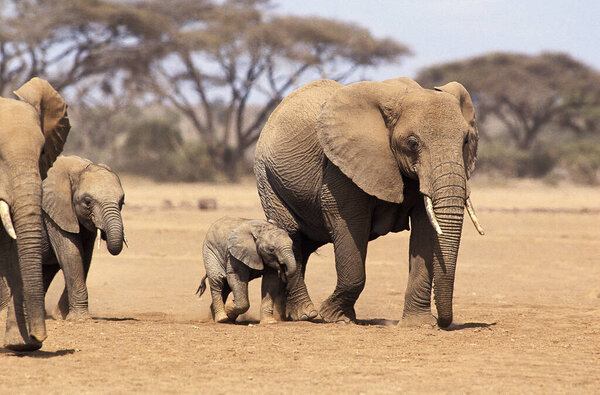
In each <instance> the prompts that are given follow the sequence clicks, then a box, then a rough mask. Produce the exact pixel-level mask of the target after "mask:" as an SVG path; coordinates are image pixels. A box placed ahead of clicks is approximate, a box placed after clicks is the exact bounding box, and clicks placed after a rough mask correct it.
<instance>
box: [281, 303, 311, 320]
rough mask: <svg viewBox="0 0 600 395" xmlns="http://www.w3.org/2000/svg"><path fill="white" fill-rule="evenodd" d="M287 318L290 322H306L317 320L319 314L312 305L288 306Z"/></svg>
mask: <svg viewBox="0 0 600 395" xmlns="http://www.w3.org/2000/svg"><path fill="white" fill-rule="evenodd" d="M286 309H287V317H288V319H290V320H291V321H308V320H312V319H315V318H317V316H318V315H319V312H318V311H317V309H316V308H315V306H314V305H313V304H312V303H306V304H304V305H291V306H290V305H289V304H288V306H287V307H286Z"/></svg>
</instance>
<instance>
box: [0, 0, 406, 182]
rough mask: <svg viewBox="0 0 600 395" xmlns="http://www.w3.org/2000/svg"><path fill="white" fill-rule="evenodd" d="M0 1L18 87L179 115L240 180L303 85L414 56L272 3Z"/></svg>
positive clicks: (2, 31) (85, 102) (354, 29)
mask: <svg viewBox="0 0 600 395" xmlns="http://www.w3.org/2000/svg"><path fill="white" fill-rule="evenodd" d="M0 1H3V2H4V3H10V4H11V7H9V8H8V9H9V11H8V12H5V13H4V14H1V15H2V20H1V21H0V22H4V23H3V24H2V27H0V38H4V37H5V36H10V37H9V39H8V40H6V42H7V43H9V44H10V45H9V46H8V47H6V48H7V49H5V47H4V46H0V54H4V53H7V54H9V55H10V56H12V57H11V58H10V60H9V56H3V59H2V60H0V79H2V78H3V76H4V75H6V76H7V77H6V78H5V80H6V81H10V84H7V85H11V86H10V88H11V89H14V86H15V85H17V84H15V81H16V80H20V83H22V82H24V81H25V80H27V79H28V78H29V77H30V76H33V75H41V76H44V77H46V78H48V79H49V80H50V81H51V83H52V84H53V85H55V87H57V89H60V90H62V89H65V88H67V87H71V88H70V89H71V91H72V92H74V93H73V94H72V96H74V99H75V100H80V101H82V103H78V106H79V107H80V108H83V107H86V106H87V107H93V106H95V105H96V104H97V103H98V99H100V100H99V101H100V103H102V105H103V106H106V102H107V101H110V100H108V99H110V98H112V99H116V100H113V102H115V103H117V102H118V103H119V105H122V104H121V103H123V102H124V101H126V102H128V103H129V104H131V103H135V104H137V105H145V104H147V103H149V102H158V103H160V104H163V105H167V106H169V107H174V108H177V109H178V110H179V111H180V112H181V114H182V115H183V116H184V117H185V118H186V119H187V120H188V121H189V123H190V124H191V125H192V127H193V130H194V131H195V133H196V136H197V137H198V139H199V140H201V142H202V143H203V144H204V145H205V146H206V149H207V152H208V154H209V155H210V157H211V158H212V160H213V162H214V163H215V164H216V166H217V167H219V168H221V169H223V170H224V171H225V172H226V174H227V175H228V176H229V177H231V178H234V177H235V174H236V171H237V165H238V162H239V161H240V160H241V159H242V158H243V157H244V154H245V153H246V151H247V150H248V148H249V147H251V146H252V145H253V144H254V142H255V141H256V139H257V138H258V135H259V133H260V130H261V128H262V126H263V124H264V122H265V121H266V119H267V117H268V116H269V114H270V113H271V111H272V110H273V109H274V108H275V106H276V105H277V104H278V103H279V101H280V100H281V99H282V98H283V97H284V96H285V95H286V94H287V93H289V91H290V90H291V89H293V88H294V87H297V86H298V85H300V84H301V83H302V82H305V81H308V80H310V79H314V78H319V77H328V78H333V79H336V80H340V81H342V80H345V79H348V78H349V77H350V76H352V75H355V74H353V73H356V72H357V71H358V70H361V69H365V68H367V67H370V66H375V65H378V64H380V63H382V62H391V61H398V60H400V59H401V58H402V57H403V56H406V55H408V54H409V50H408V48H407V47H405V46H404V45H402V44H400V43H398V42H396V41H394V40H391V39H376V38H374V37H373V36H372V35H371V34H370V33H369V32H368V31H367V30H365V29H363V28H361V27H359V26H356V25H353V24H348V23H342V22H338V21H333V20H329V19H323V18H304V17H290V16H279V15H276V14H274V13H273V12H272V9H273V4H272V3H271V2H270V1H268V0H227V1H219V2H217V1H212V0H170V1H168V2H166V1H163V0H131V1H127V2H116V1H111V0H44V1H42V0H21V1H16V0H0ZM4 42H5V40H3V44H4ZM4 59H6V60H7V62H8V63H10V64H11V65H12V69H11V70H12V71H11V72H12V74H10V73H6V72H5V69H3V68H2V64H3V60H4ZM2 81H4V80H2ZM2 81H0V83H1V82H2ZM0 88H2V86H0Z"/></svg>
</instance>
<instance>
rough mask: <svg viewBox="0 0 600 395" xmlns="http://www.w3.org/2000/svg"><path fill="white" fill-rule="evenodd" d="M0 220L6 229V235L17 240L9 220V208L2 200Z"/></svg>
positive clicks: (0, 202) (0, 201)
mask: <svg viewBox="0 0 600 395" xmlns="http://www.w3.org/2000/svg"><path fill="white" fill-rule="evenodd" d="M0 218H2V225H4V229H6V233H8V235H9V236H10V237H12V238H13V239H15V240H17V233H16V232H15V227H14V226H13V223H12V219H11V218H10V207H9V206H8V203H6V202H5V201H4V200H0Z"/></svg>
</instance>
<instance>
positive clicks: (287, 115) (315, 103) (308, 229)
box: [254, 79, 344, 243]
mask: <svg viewBox="0 0 600 395" xmlns="http://www.w3.org/2000/svg"><path fill="white" fill-rule="evenodd" d="M343 86H344V85H342V84H340V83H338V82H335V81H332V80H325V79H323V80H317V81H314V82H312V83H310V84H307V85H304V86H303V87H301V88H299V89H297V90H295V91H294V92H292V93H291V94H290V95H288V96H287V97H286V98H285V99H284V100H283V101H282V102H281V103H280V104H279V106H278V107H277V108H276V109H275V111H273V113H272V114H271V116H270V117H269V120H268V121H267V123H266V125H265V127H264V128H263V130H262V132H261V135H260V138H259V139H258V142H257V145H256V153H255V159H254V173H255V174H256V181H257V186H258V193H259V196H260V201H261V204H262V207H263V210H264V211H265V215H266V216H267V218H268V219H269V220H272V221H275V222H276V223H277V224H278V225H279V226H281V227H283V228H285V229H286V230H287V231H288V232H290V234H291V235H295V234H298V233H304V234H310V236H311V239H313V240H315V241H320V242H323V243H326V242H328V241H330V240H329V235H328V234H327V233H326V232H324V230H325V226H324V224H323V219H322V216H321V215H315V213H320V212H321V207H320V202H319V192H320V188H321V185H322V179H323V165H324V162H325V160H326V158H325V154H324V153H323V148H322V147H321V145H320V144H319V141H318V139H317V130H316V128H317V122H316V120H317V118H318V115H319V113H320V112H321V107H322V106H323V104H324V103H325V102H326V101H327V99H328V98H329V97H330V96H331V95H333V93H334V92H335V91H336V90H337V89H339V88H341V87H343ZM309 213H310V214H309Z"/></svg>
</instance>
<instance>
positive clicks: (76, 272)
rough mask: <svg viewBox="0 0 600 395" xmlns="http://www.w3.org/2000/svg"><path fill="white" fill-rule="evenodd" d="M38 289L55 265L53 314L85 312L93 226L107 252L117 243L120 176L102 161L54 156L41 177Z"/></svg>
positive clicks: (81, 315)
mask: <svg viewBox="0 0 600 395" xmlns="http://www.w3.org/2000/svg"><path fill="white" fill-rule="evenodd" d="M42 187H43V193H44V196H43V199H42V200H43V204H42V205H43V211H44V224H45V230H46V231H47V233H46V235H45V236H46V237H45V238H44V248H43V267H42V270H43V280H44V292H46V291H47V290H48V287H49V286H50V283H51V282H52V279H53V278H54V276H55V275H56V273H57V272H58V270H59V269H62V271H63V274H64V277H65V289H64V291H63V294H62V296H61V298H60V301H59V303H58V307H57V310H56V311H55V316H60V317H62V318H67V320H82V319H87V318H89V311H88V293H87V287H86V284H85V282H86V279H87V274H88V271H89V269H90V263H91V260H92V254H93V251H94V244H95V243H94V242H95V240H96V236H97V230H98V229H99V230H100V231H101V237H102V239H103V240H106V247H107V249H108V251H109V252H110V253H111V254H112V255H118V254H119V253H120V252H121V250H122V249H123V240H124V235H123V220H122V217H121V208H122V207H123V202H124V199H125V194H124V192H123V188H122V187H121V181H120V180H119V177H118V176H117V174H116V173H114V172H113V171H112V170H111V169H110V168H109V167H108V166H106V165H104V164H95V163H92V162H90V161H89V160H86V159H82V158H79V157H77V156H64V157H63V156H61V157H59V158H58V159H57V160H56V162H55V164H54V166H53V167H52V169H50V171H49V172H48V177H47V178H46V179H45V180H44V182H43V185H42Z"/></svg>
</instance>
